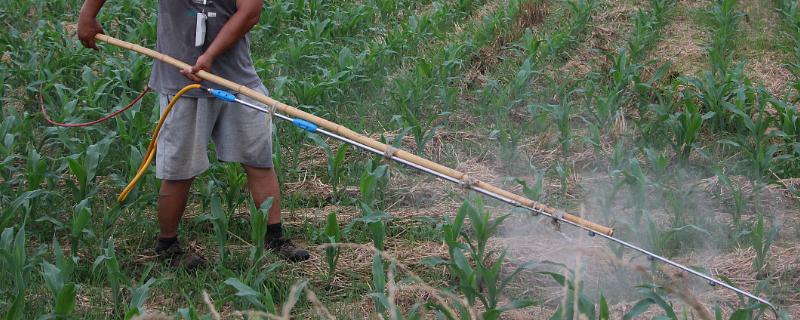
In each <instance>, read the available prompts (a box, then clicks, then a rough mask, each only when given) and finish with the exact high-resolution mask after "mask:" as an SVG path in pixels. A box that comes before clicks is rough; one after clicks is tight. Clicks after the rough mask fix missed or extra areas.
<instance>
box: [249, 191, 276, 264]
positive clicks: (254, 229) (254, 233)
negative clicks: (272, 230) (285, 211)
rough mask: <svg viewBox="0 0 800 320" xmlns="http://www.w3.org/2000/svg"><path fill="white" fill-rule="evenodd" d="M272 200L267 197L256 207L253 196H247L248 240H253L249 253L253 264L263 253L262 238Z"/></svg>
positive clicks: (265, 229)
mask: <svg viewBox="0 0 800 320" xmlns="http://www.w3.org/2000/svg"><path fill="white" fill-rule="evenodd" d="M272 202H273V198H272V197H269V198H267V200H264V202H263V203H261V205H260V206H258V207H257V206H256V204H255V201H254V200H253V197H249V203H250V240H251V241H253V251H252V252H251V253H250V260H252V261H253V263H254V264H257V263H258V262H259V261H261V258H262V256H263V255H264V246H265V243H264V238H265V237H266V233H267V220H268V219H269V210H270V208H272Z"/></svg>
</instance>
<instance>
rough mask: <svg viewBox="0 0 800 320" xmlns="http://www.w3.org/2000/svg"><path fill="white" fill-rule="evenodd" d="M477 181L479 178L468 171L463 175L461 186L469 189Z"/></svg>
mask: <svg viewBox="0 0 800 320" xmlns="http://www.w3.org/2000/svg"><path fill="white" fill-rule="evenodd" d="M476 183H478V180H477V179H475V178H473V177H471V176H470V175H468V174H466V173H465V174H464V175H463V176H462V177H461V187H462V188H464V189H469V188H471V187H472V186H474V185H475V184H476Z"/></svg>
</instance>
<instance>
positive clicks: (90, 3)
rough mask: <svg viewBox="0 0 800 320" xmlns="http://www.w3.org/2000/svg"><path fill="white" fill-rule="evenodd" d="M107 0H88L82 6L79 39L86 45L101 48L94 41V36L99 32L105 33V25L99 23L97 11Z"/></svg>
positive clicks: (91, 47) (79, 19)
mask: <svg viewBox="0 0 800 320" xmlns="http://www.w3.org/2000/svg"><path fill="white" fill-rule="evenodd" d="M104 3H105V0H86V2H84V3H83V7H81V13H80V17H79V18H78V39H80V40H81V43H82V44H83V46H84V47H87V48H90V49H94V50H99V49H98V48H97V44H96V43H95V42H94V37H95V36H96V35H97V34H98V33H104V32H103V27H101V26H100V24H99V23H97V13H98V12H100V8H102V7H103V4H104Z"/></svg>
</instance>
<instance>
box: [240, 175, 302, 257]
mask: <svg viewBox="0 0 800 320" xmlns="http://www.w3.org/2000/svg"><path fill="white" fill-rule="evenodd" d="M242 167H244V170H245V173H247V184H248V186H249V188H250V193H252V195H253V201H254V202H255V203H256V205H258V206H260V205H261V203H263V202H264V201H265V200H267V198H269V197H272V207H270V208H269V217H268V218H267V234H266V236H265V239H266V240H265V242H266V245H267V247H268V248H270V249H274V250H276V251H277V253H278V254H279V255H281V256H283V257H284V258H286V259H289V260H292V261H303V260H306V259H308V258H309V254H308V251H306V250H304V249H302V248H299V247H297V246H295V245H294V244H293V243H292V242H291V241H289V240H288V239H286V238H284V236H283V228H282V226H281V192H280V187H279V185H278V176H277V175H276V174H275V170H274V169H273V168H256V167H252V166H248V165H242Z"/></svg>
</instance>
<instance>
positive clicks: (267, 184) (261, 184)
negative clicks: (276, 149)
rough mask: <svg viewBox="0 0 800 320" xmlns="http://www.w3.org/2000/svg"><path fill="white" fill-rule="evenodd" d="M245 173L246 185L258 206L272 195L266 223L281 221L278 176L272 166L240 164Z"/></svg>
mask: <svg viewBox="0 0 800 320" xmlns="http://www.w3.org/2000/svg"><path fill="white" fill-rule="evenodd" d="M242 167H244V171H245V173H247V185H248V187H249V188H250V193H252V194H253V201H255V203H256V205H257V206H260V205H261V203H263V202H264V201H265V200H267V198H269V197H272V207H271V208H270V209H269V218H268V219H267V224H268V225H270V224H276V223H280V222H281V192H280V187H279V186H278V176H277V175H276V174H275V170H274V169H272V168H256V167H251V166H248V165H242Z"/></svg>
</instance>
